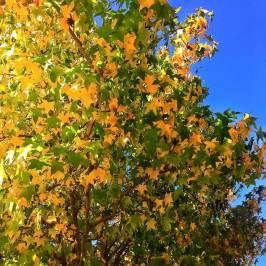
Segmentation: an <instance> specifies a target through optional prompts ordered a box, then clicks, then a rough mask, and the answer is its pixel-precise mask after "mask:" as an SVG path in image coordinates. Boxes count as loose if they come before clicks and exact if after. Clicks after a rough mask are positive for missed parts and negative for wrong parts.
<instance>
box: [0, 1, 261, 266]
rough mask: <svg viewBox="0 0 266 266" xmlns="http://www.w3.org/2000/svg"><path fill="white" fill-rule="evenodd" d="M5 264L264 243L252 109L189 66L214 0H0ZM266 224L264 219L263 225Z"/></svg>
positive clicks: (243, 250) (205, 257) (250, 252)
mask: <svg viewBox="0 0 266 266" xmlns="http://www.w3.org/2000/svg"><path fill="white" fill-rule="evenodd" d="M1 5H2V6H1V7H0V14H1V24H0V30H1V35H0V38H1V46H0V51H1V59H0V60H1V64H0V77H1V80H0V104H1V109H0V125H1V131H0V135H1V137H0V138H1V142H0V147H1V149H0V159H1V168H0V173H1V175H0V181H1V190H0V198H1V201H0V250H1V251H0V252H1V258H0V260H1V264H3V265H246V264H249V265H251V264H252V261H253V260H254V259H255V258H256V256H258V255H260V254H261V253H262V252H263V249H264V246H263V245H264V237H263V230H264V228H265V226H264V224H263V220H262V218H261V217H260V215H259V213H260V206H259V204H260V202H261V201H262V200H264V199H265V192H264V189H263V188H262V187H259V188H256V189H254V191H253V192H252V193H251V194H249V195H247V200H246V201H245V202H244V203H243V205H242V206H237V207H235V208H232V207H230V204H229V202H230V200H231V198H232V197H233V196H234V195H236V194H237V193H238V190H239V187H240V186H241V185H243V184H246V185H250V184H254V182H255V180H256V179H257V178H259V177H260V176H261V175H262V172H263V167H264V150H265V148H266V146H265V144H263V143H264V140H265V136H264V135H263V132H260V131H259V132H258V138H257V142H256V143H255V140H254V138H250V132H251V129H252V127H256V125H255V119H254V118H253V117H250V116H249V115H248V114H245V116H244V117H243V119H241V120H239V121H237V120H236V119H237V113H235V112H233V111H231V110H226V111H225V112H224V113H213V112H212V111H211V110H210V109H209V108H208V106H204V105H203V103H202V101H203V99H204V97H206V95H207V93H208V91H207V89H206V88H204V87H203V86H202V84H201V80H200V78H199V77H197V76H195V75H193V74H192V73H191V71H190V68H191V66H192V65H193V64H195V63H196V62H197V61H199V60H201V59H203V58H204V57H211V56H212V55H213V53H214V52H215V50H216V43H215V42H214V41H213V39H212V37H211V36H209V35H208V34H207V33H206V30H207V27H208V21H209V19H210V18H211V17H212V13H210V12H208V11H206V10H203V9H198V10H197V11H196V13H195V14H191V15H190V16H188V17H187V19H186V20H185V21H184V22H180V21H179V20H178V12H179V11H180V10H179V9H178V10H174V9H173V8H172V7H171V6H169V5H168V4H167V1H165V0H140V1H137V0H126V1H123V0H117V1H105V0H99V1H96V0H95V1H94V0H79V1H57V0H47V1H40V0H33V1H29V0H25V1H18V0H17V1H16V0H8V1H1ZM263 227H264V228H263Z"/></svg>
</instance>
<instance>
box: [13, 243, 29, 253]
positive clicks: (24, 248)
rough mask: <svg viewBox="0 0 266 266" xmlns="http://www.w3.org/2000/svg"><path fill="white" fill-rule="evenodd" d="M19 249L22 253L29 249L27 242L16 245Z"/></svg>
mask: <svg viewBox="0 0 266 266" xmlns="http://www.w3.org/2000/svg"><path fill="white" fill-rule="evenodd" d="M16 249H17V251H18V252H20V253H22V252H24V251H25V250H26V249H27V246H26V244H25V243H19V244H18V245H17V247H16Z"/></svg>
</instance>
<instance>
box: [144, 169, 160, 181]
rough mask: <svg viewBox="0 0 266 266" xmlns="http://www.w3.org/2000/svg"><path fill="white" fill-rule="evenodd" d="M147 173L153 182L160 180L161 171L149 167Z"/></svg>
mask: <svg viewBox="0 0 266 266" xmlns="http://www.w3.org/2000/svg"><path fill="white" fill-rule="evenodd" d="M146 173H147V174H148V176H149V177H150V178H151V179H152V180H157V179H158V175H159V173H160V172H159V170H154V169H153V168H151V167H148V168H147V169H146Z"/></svg>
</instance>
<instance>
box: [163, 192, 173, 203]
mask: <svg viewBox="0 0 266 266" xmlns="http://www.w3.org/2000/svg"><path fill="white" fill-rule="evenodd" d="M164 203H165V205H169V204H171V203H173V198H172V193H166V194H165V197H164Z"/></svg>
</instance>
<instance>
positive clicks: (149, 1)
mask: <svg viewBox="0 0 266 266" xmlns="http://www.w3.org/2000/svg"><path fill="white" fill-rule="evenodd" d="M152 5H154V0H139V10H142V9H143V8H145V7H147V8H150V7H151V6H152Z"/></svg>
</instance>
